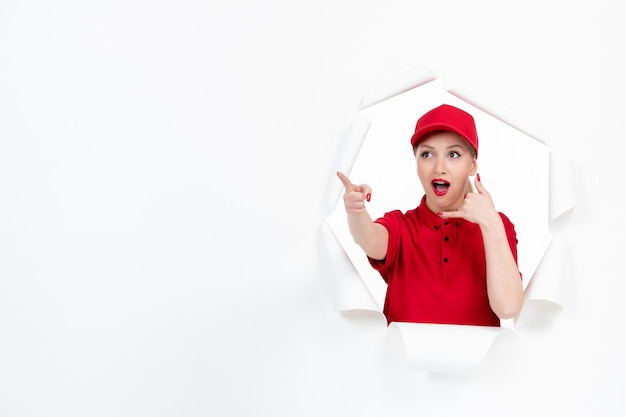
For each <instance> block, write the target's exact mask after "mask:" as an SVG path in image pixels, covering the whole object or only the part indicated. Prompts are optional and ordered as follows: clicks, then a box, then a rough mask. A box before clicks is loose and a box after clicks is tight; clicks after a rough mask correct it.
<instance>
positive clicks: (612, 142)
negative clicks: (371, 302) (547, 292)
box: [0, 0, 626, 417]
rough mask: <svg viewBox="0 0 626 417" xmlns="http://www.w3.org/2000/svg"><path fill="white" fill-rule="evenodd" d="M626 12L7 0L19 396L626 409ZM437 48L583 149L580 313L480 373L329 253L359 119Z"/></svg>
mask: <svg viewBox="0 0 626 417" xmlns="http://www.w3.org/2000/svg"><path fill="white" fill-rule="evenodd" d="M625 15H626V6H624V5H623V4H622V3H621V2H619V1H608V0H604V1H593V2H592V1H573V2H571V1H570V2H566V1H554V2H545V1H530V2H524V3H520V4H519V5H512V4H509V3H504V2H497V1H475V2H465V1H438V2H434V1H433V2H425V1H419V2H417V1H385V2H382V1H339V2H337V1H335V2H331V1H328V2H323V1H322V2H320V1H317V2H312V1H311V2H297V1H277V0H271V1H264V2H254V1H242V0H239V1H229V2H226V1H212V2H201V1H187V2H182V1H176V2H175V1H139V0H125V1H116V0H113V1H107V2H104V1H101V2H81V1H68V0H61V1H57V2H45V1H6V0H4V1H1V2H0V415H2V416H10V417H18V416H20V417H21V416H206V415H216V416H231V415H232V416H318V415H329V416H352V415H359V416H379V415H383V414H384V415H391V416H414V415H477V416H478V415H481V416H485V415H488V416H502V415H508V416H530V415H533V416H538V415H541V416H555V415H559V416H560V415H568V416H588V415H603V416H613V415H614V416H618V415H623V413H624V411H626V400H624V396H623V392H624V388H626V363H625V362H626V359H625V358H626V355H624V353H625V352H626V342H625V341H624V340H625V338H624V337H623V335H622V334H623V320H622V317H621V315H622V305H623V302H622V301H623V293H624V290H625V289H626V285H625V284H624V275H623V273H622V260H623V254H622V248H623V245H622V238H623V232H624V230H623V221H622V216H621V205H620V204H619V203H618V201H620V200H621V195H622V193H623V189H624V175H623V164H624V161H623V157H624V144H623V141H624V139H625V138H624V133H623V129H622V121H623V120H624V116H625V115H626V100H625V98H624V97H625V93H626V85H625V83H624V78H623V74H624V73H625V72H626V67H625V64H624V60H623V49H624V45H623V39H624V37H625V36H626V33H625V32H626V31H625V30H624V29H623V17H624V16H625ZM416 62H423V63H427V64H430V65H434V66H437V67H438V68H443V69H446V70H451V71H459V72H461V73H464V74H468V75H470V76H472V77H474V79H476V80H478V81H480V82H482V83H484V84H487V85H488V86H489V88H490V89H491V90H492V91H496V92H497V94H498V95H499V96H500V97H503V98H504V99H505V100H506V101H507V102H509V103H515V105H516V106H517V107H518V109H520V111H521V112H522V113H523V114H525V115H528V117H530V118H531V119H532V120H535V121H536V122H537V124H538V125H540V126H542V127H543V128H544V129H545V131H546V133H547V136H548V137H549V140H550V145H551V146H552V148H554V149H555V150H556V151H558V152H560V153H562V154H564V155H567V156H569V157H571V158H572V160H573V161H574V165H575V177H574V178H572V181H575V182H576V184H577V200H576V207H575V209H574V210H573V211H572V212H570V213H568V214H567V215H566V216H564V218H562V219H561V220H560V221H559V223H558V224H555V225H553V231H554V232H555V233H558V234H559V235H560V236H561V237H563V238H564V239H565V240H566V241H567V243H568V244H569V245H570V246H571V248H572V254H573V255H572V258H571V259H569V260H568V262H569V263H570V264H571V266H572V267H573V268H572V270H573V271H574V274H573V275H572V276H571V277H570V279H569V281H568V282H567V294H568V297H567V302H566V303H565V304H564V312H563V314H562V315H561V316H560V317H558V318H557V319H556V320H555V321H553V322H550V323H548V324H546V325H545V326H543V327H531V328H526V329H524V328H521V329H519V330H518V331H517V332H516V333H515V335H514V336H513V337H511V339H510V340H508V339H505V340H503V341H502V342H501V343H499V344H498V345H496V346H494V347H493V350H492V352H490V354H489V355H488V357H487V359H486V361H485V363H484V366H483V368H482V370H481V371H480V372H478V373H477V374H476V375H469V376H467V375H466V376H455V375H448V376H443V375H431V374H424V373H419V372H416V371H413V370H411V369H410V366H409V364H408V361H407V358H406V352H405V350H404V347H403V345H402V341H401V338H400V335H399V334H398V333H397V332H395V331H394V330H393V329H392V328H387V327H386V326H385V323H384V319H383V318H382V317H381V316H380V315H371V316H355V315H351V314H345V313H344V314H342V313H336V312H334V311H332V306H331V303H330V298H329V294H328V287H327V286H326V284H325V282H326V281H325V279H326V277H323V276H321V275H322V274H321V272H320V270H319V268H318V263H319V259H318V254H317V252H316V250H317V248H316V233H317V230H318V227H319V225H320V222H321V219H322V216H323V213H322V210H321V208H320V207H321V205H322V204H321V203H320V202H321V201H323V200H324V198H325V193H326V184H327V183H328V179H329V178H330V176H332V175H334V171H333V169H334V167H333V163H332V161H333V160H334V156H335V150H336V146H337V141H338V139H339V138H340V136H341V131H342V130H343V129H345V127H346V123H347V121H348V120H349V118H350V116H351V115H352V113H353V111H354V110H355V106H356V103H357V102H358V100H359V98H360V97H362V96H363V94H365V93H366V92H367V91H369V90H370V89H371V88H373V87H375V86H377V85H378V84H379V83H380V82H381V81H385V80H387V79H389V77H391V76H393V75H394V74H396V73H397V72H398V71H400V70H402V69H404V68H406V67H408V66H410V65H413V64H415V63H416ZM408 137H410V135H409V136H407V138H408ZM527 169H528V170H532V169H533V163H532V161H528V165H527ZM519 175H524V172H520V173H519ZM482 179H483V182H484V183H485V184H488V182H489V181H490V179H489V178H487V177H483V178H482ZM537 186H538V187H541V186H543V185H542V184H538V185H537Z"/></svg>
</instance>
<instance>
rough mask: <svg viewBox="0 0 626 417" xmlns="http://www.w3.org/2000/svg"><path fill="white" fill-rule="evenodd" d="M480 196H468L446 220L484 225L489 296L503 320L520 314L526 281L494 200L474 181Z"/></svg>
mask: <svg viewBox="0 0 626 417" xmlns="http://www.w3.org/2000/svg"><path fill="white" fill-rule="evenodd" d="M474 186H475V187H476V191H477V193H469V194H467V195H466V197H465V200H464V202H463V206H462V207H461V208H459V209H458V210H457V211H455V212H446V213H443V214H442V217H463V218H464V219H466V220H469V221H471V222H472V223H476V224H478V225H479V226H480V231H481V232H482V235H483V243H484V246H485V260H486V262H487V294H488V296H489V304H490V306H491V309H492V310H493V311H494V313H496V314H497V315H498V317H500V318H501V319H509V318H512V317H515V316H517V315H518V314H519V312H520V310H521V308H522V303H523V302H524V291H523V288H522V278H521V276H520V273H519V269H518V267H517V263H516V262H515V258H514V257H513V253H512V252H511V247H510V246H509V241H508V238H507V235H506V230H505V228H504V224H503V223H502V218H501V217H500V214H498V212H497V211H496V209H495V208H494V205H493V201H492V199H491V195H490V194H489V193H488V192H487V190H486V189H485V187H483V185H482V183H481V182H480V176H477V177H476V181H475V182H474Z"/></svg>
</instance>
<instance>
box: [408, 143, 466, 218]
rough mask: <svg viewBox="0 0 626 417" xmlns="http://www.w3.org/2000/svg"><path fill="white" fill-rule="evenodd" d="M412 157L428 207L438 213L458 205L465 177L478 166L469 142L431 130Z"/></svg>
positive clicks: (464, 184) (463, 189)
mask: <svg viewBox="0 0 626 417" xmlns="http://www.w3.org/2000/svg"><path fill="white" fill-rule="evenodd" d="M415 160H416V162H417V175H418V176H419V179H420V182H421V183H422V187H424V191H425V192H426V205H427V206H428V208H430V209H431V210H432V211H433V212H435V213H437V212H439V211H453V210H457V209H458V208H459V207H461V204H463V199H464V198H465V186H466V185H467V180H468V177H469V176H470V175H474V174H475V173H476V169H477V167H478V165H477V162H476V158H475V157H474V156H473V155H472V152H471V151H470V147H469V145H468V143H467V142H466V141H465V140H464V139H462V138H461V137H459V136H458V135H457V134H455V133H452V132H446V131H441V132H434V133H431V134H430V135H429V136H427V137H425V138H424V139H422V140H421V141H420V143H419V144H418V147H417V151H416V152H415Z"/></svg>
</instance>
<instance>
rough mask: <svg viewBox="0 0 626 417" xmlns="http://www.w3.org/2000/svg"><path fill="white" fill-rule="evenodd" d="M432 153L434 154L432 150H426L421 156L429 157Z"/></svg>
mask: <svg viewBox="0 0 626 417" xmlns="http://www.w3.org/2000/svg"><path fill="white" fill-rule="evenodd" d="M431 155H432V154H431V153H430V152H427V151H425V152H422V155H421V157H422V158H428V157H429V156H431Z"/></svg>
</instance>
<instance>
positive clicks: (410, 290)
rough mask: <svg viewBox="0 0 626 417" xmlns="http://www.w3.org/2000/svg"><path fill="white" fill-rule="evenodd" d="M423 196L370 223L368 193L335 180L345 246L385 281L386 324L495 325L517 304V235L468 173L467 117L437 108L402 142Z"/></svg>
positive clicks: (473, 146)
mask: <svg viewBox="0 0 626 417" xmlns="http://www.w3.org/2000/svg"><path fill="white" fill-rule="evenodd" d="M411 145H412V146H413V152H414V154H415V159H416V164H417V174H418V177H419V179H420V182H421V184H422V186H423V188H424V192H425V194H424V196H423V197H422V200H421V203H420V205H419V206H418V207H417V208H415V209H413V210H409V211H407V212H406V213H402V212H400V211H399V210H394V211H391V212H388V213H386V214H385V215H384V216H383V217H381V218H379V219H376V221H372V219H371V217H370V216H369V214H368V213H367V210H366V208H365V202H366V201H369V200H370V197H371V188H370V187H369V186H368V185H366V184H362V185H355V184H352V183H351V182H350V180H349V179H348V178H347V177H346V176H345V175H344V174H343V173H341V172H338V173H337V175H338V176H339V178H340V180H341V181H342V183H343V185H344V187H345V194H344V204H345V208H346V212H347V214H348V225H349V228H350V233H351V234H352V237H353V238H354V241H355V242H356V243H357V244H358V245H359V246H360V247H361V248H362V249H363V251H364V252H365V254H366V255H367V256H368V259H369V261H370V263H371V265H372V266H373V267H374V268H375V269H376V270H378V271H379V273H380V274H381V276H382V277H383V279H384V280H385V281H386V282H387V293H386V296H385V306H384V310H383V312H384V314H385V316H386V317H387V322H388V323H390V322H392V321H405V322H421V323H450V324H469V325H485V326H499V325H500V319H508V318H512V317H515V316H516V315H517V314H518V313H519V311H520V309H521V306H522V302H523V290H522V280H521V275H520V273H519V270H518V267H517V237H516V233H515V228H514V226H513V224H512V223H511V221H510V220H509V219H508V218H507V217H506V216H505V215H504V214H502V213H499V212H497V211H496V209H495V207H494V204H493V201H492V199H491V196H490V194H489V193H488V192H487V190H486V189H485V187H484V186H483V185H482V183H481V181H480V175H476V180H475V182H474V185H475V187H476V191H477V192H476V193H474V192H472V187H471V183H470V182H469V177H470V176H472V175H474V174H475V173H476V171H477V168H478V163H477V158H478V135H477V133H476V126H475V123H474V118H473V117H472V116H471V115H470V114H469V113H467V112H465V111H463V110H461V109H458V108H456V107H453V106H450V105H447V104H444V105H441V106H439V107H436V108H434V109H432V110H430V111H429V112H427V113H426V114H424V115H423V116H422V117H420V118H419V120H418V121H417V124H416V127H415V132H414V134H413V136H412V138H411Z"/></svg>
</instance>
